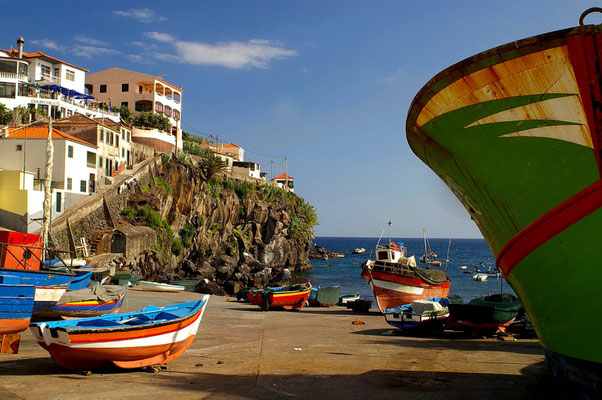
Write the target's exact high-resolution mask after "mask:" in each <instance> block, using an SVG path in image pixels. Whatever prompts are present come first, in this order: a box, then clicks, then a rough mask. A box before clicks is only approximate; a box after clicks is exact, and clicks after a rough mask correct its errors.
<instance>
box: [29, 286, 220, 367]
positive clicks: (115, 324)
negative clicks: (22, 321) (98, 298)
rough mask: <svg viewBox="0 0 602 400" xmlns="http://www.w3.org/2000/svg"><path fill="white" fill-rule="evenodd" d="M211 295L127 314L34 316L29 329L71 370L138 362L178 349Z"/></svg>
mask: <svg viewBox="0 0 602 400" xmlns="http://www.w3.org/2000/svg"><path fill="white" fill-rule="evenodd" d="M208 300H209V295H205V296H203V298H202V299H201V300H198V301H193V302H188V303H182V304H176V305H173V306H167V307H154V306H148V307H146V308H145V309H143V310H140V311H135V312H130V313H125V314H107V315H103V316H100V317H92V318H82V319H73V320H66V321H50V322H37V323H33V324H31V325H30V326H29V329H30V331H31V333H32V334H33V336H34V338H35V339H36V341H37V342H38V344H39V345H40V346H42V347H43V348H44V349H45V350H47V351H48V352H49V353H50V356H51V357H52V359H53V360H54V361H55V362H56V363H57V364H58V365H60V366H61V367H64V368H67V369H71V370H89V369H98V368H106V367H112V366H117V367H119V368H141V367H146V366H149V365H154V364H159V363H161V364H164V363H168V362H170V361H172V360H174V359H176V358H177V357H179V356H180V355H182V354H183V353H184V352H185V351H186V350H187V349H188V347H189V346H190V344H191V343H192V341H193V340H194V337H195V335H196V333H197V330H198V327H199V324H200V322H201V318H202V317H203V313H204V311H205V308H206V306H207V301H208Z"/></svg>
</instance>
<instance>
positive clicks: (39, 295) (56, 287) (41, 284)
mask: <svg viewBox="0 0 602 400" xmlns="http://www.w3.org/2000/svg"><path fill="white" fill-rule="evenodd" d="M5 276H9V277H11V279H12V278H14V277H16V278H18V279H19V283H20V284H23V285H33V286H35V288H36V289H35V297H34V304H33V312H34V313H35V312H38V311H42V310H46V309H48V308H50V307H52V306H53V305H55V304H56V302H57V301H59V299H60V298H61V296H62V295H63V294H64V293H65V291H66V290H67V287H68V286H69V283H71V280H72V279H73V277H74V274H72V273H66V272H49V271H35V270H25V269H12V268H0V281H2V280H4V279H5V278H4V277H5ZM0 283H1V282H0Z"/></svg>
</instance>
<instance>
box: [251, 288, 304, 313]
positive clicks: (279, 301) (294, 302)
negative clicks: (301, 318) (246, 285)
mask: <svg viewBox="0 0 602 400" xmlns="http://www.w3.org/2000/svg"><path fill="white" fill-rule="evenodd" d="M310 292H311V283H310V282H309V281H307V283H301V284H296V285H291V286H286V287H282V288H278V290H274V288H266V289H254V290H250V291H249V292H248V293H247V298H248V299H249V303H251V304H254V305H256V306H259V307H261V309H262V310H264V311H268V310H271V309H275V308H284V309H285V310H300V309H302V308H303V307H305V306H306V304H307V299H308V298H309V294H310Z"/></svg>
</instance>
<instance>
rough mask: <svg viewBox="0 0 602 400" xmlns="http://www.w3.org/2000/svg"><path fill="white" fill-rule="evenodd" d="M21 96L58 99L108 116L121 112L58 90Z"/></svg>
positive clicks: (26, 93) (22, 94)
mask: <svg viewBox="0 0 602 400" xmlns="http://www.w3.org/2000/svg"><path fill="white" fill-rule="evenodd" d="M19 96H21V97H28V98H31V99H45V100H46V99H47V100H58V101H62V102H64V103H67V104H71V105H73V106H75V107H79V108H83V109H84V110H89V111H96V112H100V113H103V114H106V115H107V116H109V115H110V116H115V117H116V116H118V115H119V113H118V112H113V111H109V110H107V109H104V108H102V107H100V106H99V105H98V103H95V102H94V103H92V102H91V103H88V104H86V103H85V101H84V100H80V99H74V98H73V97H69V96H65V95H63V94H60V93H57V92H39V93H34V92H33V91H32V92H30V93H28V92H25V93H20V94H19Z"/></svg>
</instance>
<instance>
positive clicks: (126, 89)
mask: <svg viewBox="0 0 602 400" xmlns="http://www.w3.org/2000/svg"><path fill="white" fill-rule="evenodd" d="M121 91H122V92H129V91H130V84H129V83H122V84H121Z"/></svg>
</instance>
